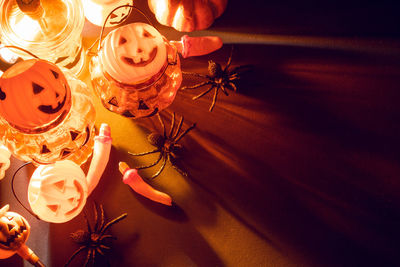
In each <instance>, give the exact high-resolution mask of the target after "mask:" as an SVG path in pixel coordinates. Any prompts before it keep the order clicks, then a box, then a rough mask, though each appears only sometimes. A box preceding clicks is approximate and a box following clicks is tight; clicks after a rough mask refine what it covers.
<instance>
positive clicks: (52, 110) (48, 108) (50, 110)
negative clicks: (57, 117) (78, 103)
mask: <svg viewBox="0 0 400 267" xmlns="http://www.w3.org/2000/svg"><path fill="white" fill-rule="evenodd" d="M65 90H67V88H66V89H65ZM66 101H67V93H66V94H65V95H64V99H63V100H62V101H61V102H57V106H56V107H55V108H53V106H52V105H40V106H39V107H38V109H39V110H40V111H41V112H44V113H47V114H54V113H57V112H59V111H60V110H61V109H62V108H63V107H64V105H65V102H66Z"/></svg>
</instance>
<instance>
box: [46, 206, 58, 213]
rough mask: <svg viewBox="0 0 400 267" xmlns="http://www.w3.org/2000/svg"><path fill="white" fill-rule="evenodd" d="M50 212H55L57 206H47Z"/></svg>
mask: <svg viewBox="0 0 400 267" xmlns="http://www.w3.org/2000/svg"><path fill="white" fill-rule="evenodd" d="M47 207H48V208H49V209H50V210H51V211H52V212H57V210H58V208H59V205H47Z"/></svg>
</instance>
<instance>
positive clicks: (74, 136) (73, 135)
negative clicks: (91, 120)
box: [69, 131, 80, 141]
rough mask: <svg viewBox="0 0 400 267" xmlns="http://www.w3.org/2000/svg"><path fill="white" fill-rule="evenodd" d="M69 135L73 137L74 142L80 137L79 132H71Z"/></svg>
mask: <svg viewBox="0 0 400 267" xmlns="http://www.w3.org/2000/svg"><path fill="white" fill-rule="evenodd" d="M69 134H70V135H71V139H72V141H75V139H76V138H77V137H78V135H79V134H80V132H78V131H69Z"/></svg>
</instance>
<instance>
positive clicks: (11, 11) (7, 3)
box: [0, 0, 85, 75]
mask: <svg viewBox="0 0 400 267" xmlns="http://www.w3.org/2000/svg"><path fill="white" fill-rule="evenodd" d="M33 2H36V1H33ZM0 3H1V7H2V8H1V9H0V36H1V41H2V43H3V44H5V45H11V46H18V47H21V48H24V49H26V50H29V51H30V52H32V53H34V54H35V55H37V56H38V57H39V58H42V59H45V60H48V61H50V62H52V63H55V64H57V65H58V66H59V67H64V68H66V69H68V70H70V71H71V72H72V73H73V74H75V75H78V74H79V73H80V71H81V70H82V68H83V66H84V62H85V53H84V51H83V47H82V30H83V26H84V22H85V16H84V12H83V5H82V2H81V0H40V1H39V7H38V8H37V9H38V10H37V11H35V12H27V11H25V10H24V11H22V8H21V7H20V6H19V5H18V4H17V2H16V0H0ZM13 52H14V51H13ZM15 53H16V54H17V55H18V56H20V57H22V58H26V54H25V53H23V52H21V51H15Z"/></svg>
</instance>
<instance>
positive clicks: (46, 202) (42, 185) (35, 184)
mask: <svg viewBox="0 0 400 267" xmlns="http://www.w3.org/2000/svg"><path fill="white" fill-rule="evenodd" d="M87 194H88V189H87V183H86V177H85V174H84V172H83V171H82V169H81V168H80V167H79V166H78V165H77V164H76V163H74V162H73V161H70V160H62V161H57V162H56V163H53V164H49V165H41V166H39V167H38V168H37V169H36V170H35V171H34V173H33V174H32V177H31V180H30V182H29V186H28V201H29V204H30V206H31V208H32V210H33V212H34V213H36V214H37V215H38V216H39V218H41V219H42V220H44V221H47V222H54V223H63V222H67V221H69V220H71V219H72V218H74V217H75V216H76V215H78V214H79V213H80V212H81V211H82V209H83V207H84V206H85V203H86V198H87Z"/></svg>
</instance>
